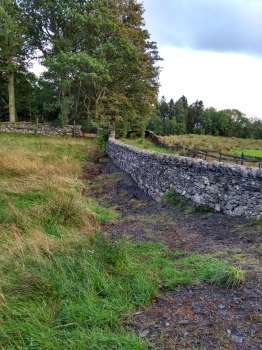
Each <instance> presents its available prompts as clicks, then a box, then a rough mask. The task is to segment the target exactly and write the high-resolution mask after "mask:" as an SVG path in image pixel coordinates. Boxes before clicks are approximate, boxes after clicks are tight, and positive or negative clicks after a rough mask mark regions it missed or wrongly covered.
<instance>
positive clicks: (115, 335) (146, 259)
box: [0, 134, 244, 350]
mask: <svg viewBox="0 0 262 350" xmlns="http://www.w3.org/2000/svg"><path fill="white" fill-rule="evenodd" d="M0 146H1V147H0V235H1V240H0V274H1V279H0V324H1V327H0V349H3V350H38V349H41V350H64V349H67V350H70V349H72V350H73V349H78V350H81V349H83V350H86V349H90V350H103V349H105V350H107V349H115V350H118V349H119V350H122V349H125V350H140V349H147V348H148V347H149V345H148V343H147V342H146V341H144V340H142V339H141V338H139V337H138V336H137V335H135V334H133V333H132V332H129V331H127V330H126V329H125V327H124V321H125V320H126V319H127V318H128V317H129V315H130V314H131V313H132V312H134V311H135V310H137V309H138V308H139V307H141V306H142V305H147V304H149V303H150V302H151V301H152V299H153V298H154V297H156V296H157V295H158V294H159V292H160V289H161V288H171V289H174V288H176V287H177V286H183V285H193V284H198V283H203V282H206V283H212V284H216V285H219V286H223V287H232V286H238V285H239V284H240V283H241V282H242V281H243V278H244V276H243V272H242V271H241V270H239V269H236V268H234V267H232V266H231V265H229V264H228V263H226V262H223V261H218V260H215V259H213V258H212V257H208V256H206V257H205V256H202V257H198V256H192V257H187V256H185V255H184V254H183V253H181V252H171V251H169V250H168V248H167V247H166V246H164V245H160V244H150V243H141V244H136V243H131V242H128V241H119V242H115V243H113V242H110V241H106V240H105V239H103V238H102V237H101V236H100V235H99V233H98V232H99V229H100V226H99V223H105V222H110V221H115V220H117V219H118V217H119V213H118V212H117V211H116V210H115V209H114V208H104V207H102V206H101V205H99V204H98V203H97V202H96V201H95V199H93V198H86V197H85V196H83V195H82V193H83V192H84V191H83V190H84V188H85V186H86V184H85V183H83V181H82V180H80V178H81V175H82V168H83V165H84V164H83V160H84V159H86V158H89V159H90V158H94V159H95V158H96V155H97V145H96V144H95V142H94V141H92V142H91V141H84V140H79V139H70V138H47V137H39V136H25V135H6V134H0ZM101 185H102V184H101Z"/></svg>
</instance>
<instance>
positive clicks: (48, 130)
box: [0, 122, 82, 137]
mask: <svg viewBox="0 0 262 350" xmlns="http://www.w3.org/2000/svg"><path fill="white" fill-rule="evenodd" d="M0 132H9V133H10V132H14V133H21V134H32V135H44V136H75V137H80V136H82V131H81V126H80V125H75V126H74V125H65V126H64V127H57V126H53V125H50V124H43V123H39V124H32V123H29V122H18V123H0Z"/></svg>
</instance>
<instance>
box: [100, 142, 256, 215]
mask: <svg viewBox="0 0 262 350" xmlns="http://www.w3.org/2000/svg"><path fill="white" fill-rule="evenodd" d="M107 152H108V155H109V157H110V158H111V159H112V160H113V162H114V163H115V164H116V165H117V166H118V167H119V168H120V169H122V170H124V171H125V172H127V173H128V174H130V175H131V177H132V178H133V179H134V181H135V182H136V183H137V185H138V186H139V187H140V188H141V189H143V190H144V191H145V192H146V193H147V194H148V195H150V196H151V197H152V198H153V199H155V200H157V201H159V200H161V197H162V196H163V194H164V193H166V192H168V191H170V190H174V191H175V192H177V193H179V194H181V195H183V196H184V197H185V198H187V199H190V200H192V201H193V202H194V203H196V204H199V205H206V206H209V207H210V208H213V209H214V210H215V211H218V212H223V213H225V214H228V215H231V216H246V217H254V218H262V169H255V168H247V167H243V166H239V165H230V164H224V163H219V162H207V161H204V160H200V159H193V158H189V157H180V156H170V155H166V154H160V153H155V152H148V151H144V150H141V149H139V148H137V147H134V146H130V145H126V144H123V143H121V142H120V141H118V140H115V139H113V138H110V139H109V142H108V147H107Z"/></svg>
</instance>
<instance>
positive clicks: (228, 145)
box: [162, 134, 262, 157]
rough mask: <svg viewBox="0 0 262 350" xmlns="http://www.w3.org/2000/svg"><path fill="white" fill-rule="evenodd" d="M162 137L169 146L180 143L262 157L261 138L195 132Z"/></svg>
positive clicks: (226, 152) (193, 147) (197, 147)
mask: <svg viewBox="0 0 262 350" xmlns="http://www.w3.org/2000/svg"><path fill="white" fill-rule="evenodd" d="M162 139H163V141H164V142H165V143H166V144H168V145H170V146H176V145H180V146H185V147H188V148H192V149H204V150H208V151H214V152H217V153H220V152H221V153H225V154H232V155H241V154H242V152H243V153H244V155H245V156H247V157H262V140H254V139H239V138H235V137H220V136H208V135H195V134H192V135H174V136H164V137H162Z"/></svg>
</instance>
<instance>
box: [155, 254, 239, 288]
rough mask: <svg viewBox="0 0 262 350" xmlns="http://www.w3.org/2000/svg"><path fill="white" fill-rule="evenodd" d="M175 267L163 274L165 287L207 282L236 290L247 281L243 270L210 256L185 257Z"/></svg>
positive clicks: (165, 270) (164, 271)
mask: <svg viewBox="0 0 262 350" xmlns="http://www.w3.org/2000/svg"><path fill="white" fill-rule="evenodd" d="M174 266H175V268H173V266H167V267H166V268H165V269H164V270H163V272H162V278H163V281H164V286H165V287H168V288H174V287H176V286H177V285H185V286H187V285H192V284H197V283H200V282H206V283H209V284H213V285H216V286H218V287H223V288H236V287H239V286H240V285H241V284H242V283H243V282H244V280H245V273H244V271H243V270H241V269H240V268H237V267H234V266H232V265H231V264H229V263H227V262H225V261H222V260H218V259H215V258H213V257H210V256H199V255H193V256H190V257H185V258H182V259H179V260H177V261H176V262H175V264H174Z"/></svg>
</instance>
